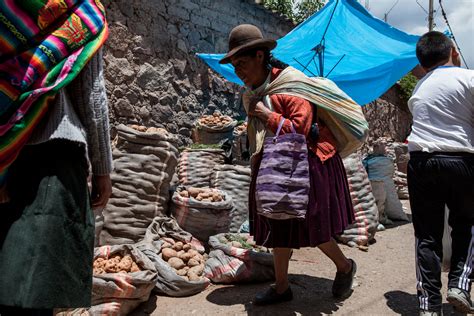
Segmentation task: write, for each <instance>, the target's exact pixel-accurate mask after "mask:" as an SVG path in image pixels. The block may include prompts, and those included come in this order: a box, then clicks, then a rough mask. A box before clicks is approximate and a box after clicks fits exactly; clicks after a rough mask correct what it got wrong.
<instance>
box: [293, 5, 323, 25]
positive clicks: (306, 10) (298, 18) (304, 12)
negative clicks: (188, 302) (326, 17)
mask: <svg viewBox="0 0 474 316" xmlns="http://www.w3.org/2000/svg"><path fill="white" fill-rule="evenodd" d="M322 7H324V3H323V2H322V1H321V0H302V1H300V2H299V3H298V4H297V5H296V10H295V13H294V17H293V21H295V22H296V23H301V22H303V21H304V20H306V19H307V18H309V17H310V16H311V15H313V14H314V13H315V12H316V11H319V10H321V9H322Z"/></svg>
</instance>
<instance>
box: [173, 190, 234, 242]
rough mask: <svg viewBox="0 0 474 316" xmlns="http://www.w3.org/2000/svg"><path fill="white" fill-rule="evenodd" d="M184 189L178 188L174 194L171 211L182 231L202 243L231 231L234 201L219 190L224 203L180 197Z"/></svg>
mask: <svg viewBox="0 0 474 316" xmlns="http://www.w3.org/2000/svg"><path fill="white" fill-rule="evenodd" d="M184 189H185V187H184V186H181V187H178V188H177V190H176V192H175V193H174V194H173V198H172V201H173V204H172V210H171V212H172V215H173V216H174V218H176V221H177V222H178V225H179V226H180V227H181V228H182V229H184V230H185V231H187V232H190V233H191V234H192V235H193V236H194V237H195V238H197V239H198V240H200V241H202V242H207V240H208V239H209V236H212V235H215V234H218V233H224V232H228V231H229V224H230V212H231V210H232V208H233V201H232V198H231V197H230V196H229V195H228V194H227V193H226V192H224V191H222V190H218V191H219V193H220V194H222V195H223V196H224V201H222V202H203V201H198V200H195V199H193V198H184V197H182V196H181V195H179V192H180V191H181V190H184Z"/></svg>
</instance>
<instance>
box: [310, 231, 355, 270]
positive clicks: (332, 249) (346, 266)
mask: <svg viewBox="0 0 474 316" xmlns="http://www.w3.org/2000/svg"><path fill="white" fill-rule="evenodd" d="M318 248H319V249H320V250H321V251H322V252H323V253H324V254H325V255H326V256H328V258H329V259H331V260H332V262H334V264H335V265H336V268H337V272H341V273H348V272H350V271H351V268H352V262H351V261H350V260H349V259H347V258H346V256H345V255H344V253H342V251H341V248H339V245H338V244H337V243H336V241H335V240H334V239H331V240H330V241H328V242H326V243H324V244H321V245H319V246H318Z"/></svg>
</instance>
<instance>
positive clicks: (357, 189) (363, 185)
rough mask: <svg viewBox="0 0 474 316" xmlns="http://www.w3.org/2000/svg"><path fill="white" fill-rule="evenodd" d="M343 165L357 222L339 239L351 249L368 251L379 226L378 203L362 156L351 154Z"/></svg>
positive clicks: (344, 160) (347, 228) (338, 237)
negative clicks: (356, 248)
mask: <svg viewBox="0 0 474 316" xmlns="http://www.w3.org/2000/svg"><path fill="white" fill-rule="evenodd" d="M343 163H344V168H345V170H346V174H347V183H348V185H349V190H350V193H351V198H352V205H353V210H354V219H355V220H354V222H353V223H352V224H351V225H349V226H348V227H346V229H345V230H344V232H343V233H342V234H341V235H340V236H337V239H338V240H339V241H341V242H343V243H345V244H347V245H349V246H351V247H358V248H359V249H360V250H363V251H367V250H368V248H367V247H368V246H369V243H370V241H372V240H373V239H374V237H375V233H376V231H377V227H378V224H379V219H378V208H377V203H376V200H375V197H374V194H373V192H372V187H371V185H370V181H369V176H368V175H367V171H366V170H365V168H364V165H363V164H362V159H361V157H360V155H359V154H358V153H354V154H351V155H349V156H347V157H345V158H344V159H343Z"/></svg>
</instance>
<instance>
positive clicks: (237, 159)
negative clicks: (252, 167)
mask: <svg viewBox="0 0 474 316" xmlns="http://www.w3.org/2000/svg"><path fill="white" fill-rule="evenodd" d="M233 138H234V139H233V141H232V159H233V160H232V163H234V164H237V165H249V164H250V154H249V149H248V147H249V146H248V144H247V122H245V123H243V124H241V125H239V126H236V127H235V128H234V133H233Z"/></svg>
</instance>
